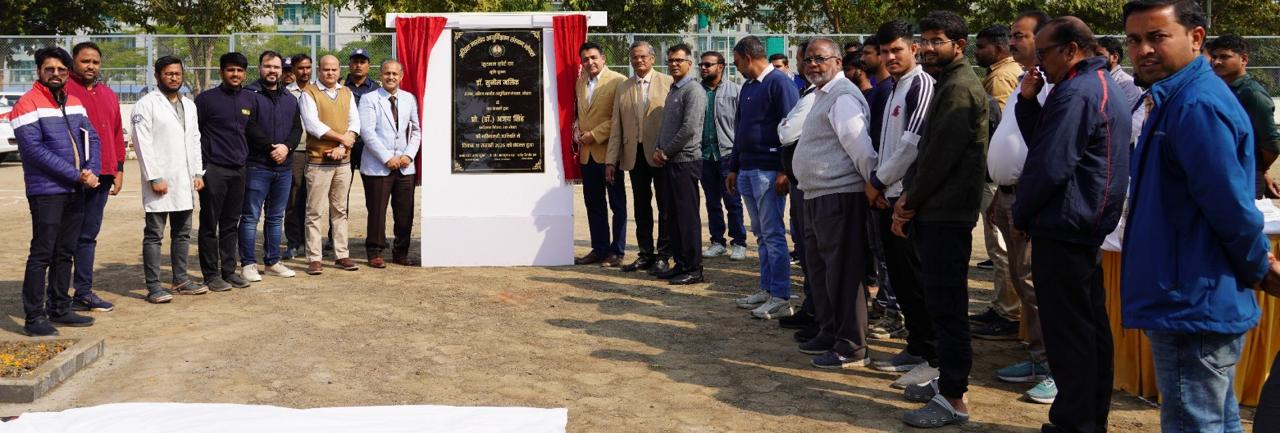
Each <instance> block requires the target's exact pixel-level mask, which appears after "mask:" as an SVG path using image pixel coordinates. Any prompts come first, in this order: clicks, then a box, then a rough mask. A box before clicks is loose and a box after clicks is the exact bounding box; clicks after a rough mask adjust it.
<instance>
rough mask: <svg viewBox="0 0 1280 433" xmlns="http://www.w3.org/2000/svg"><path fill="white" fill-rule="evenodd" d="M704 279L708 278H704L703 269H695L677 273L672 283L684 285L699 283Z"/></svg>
mask: <svg viewBox="0 0 1280 433" xmlns="http://www.w3.org/2000/svg"><path fill="white" fill-rule="evenodd" d="M704 281H706V280H705V279H704V278H702V271H693V272H685V273H683V274H680V275H676V276H675V278H672V279H671V282H670V284H671V285H673V286H683V285H686V284H698V283H701V282H704Z"/></svg>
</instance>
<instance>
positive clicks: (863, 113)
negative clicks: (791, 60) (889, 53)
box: [793, 38, 876, 369]
mask: <svg viewBox="0 0 1280 433" xmlns="http://www.w3.org/2000/svg"><path fill="white" fill-rule="evenodd" d="M839 53H840V50H839V46H837V45H836V43H835V42H833V41H832V40H830V39H827V38H817V39H814V40H811V41H809V44H808V49H807V50H806V51H805V57H804V65H805V67H804V68H803V69H802V70H803V71H804V72H805V75H806V77H807V78H808V80H809V82H810V83H813V85H814V87H815V90H814V92H813V96H814V101H813V105H812V106H811V107H810V111H809V114H808V116H806V117H805V120H804V122H803V125H804V126H803V131H804V132H803V133H801V135H800V142H799V143H798V144H796V153H795V157H794V165H793V167H794V168H793V169H794V171H795V174H796V178H797V181H798V183H799V184H800V185H802V187H803V188H804V192H805V198H804V203H803V204H802V205H803V206H804V208H805V209H804V212H803V214H804V219H805V222H804V224H803V226H804V244H805V245H804V253H805V260H806V262H807V266H808V268H809V272H808V275H807V277H808V278H809V279H810V285H811V286H812V293H813V297H814V302H813V305H814V310H815V311H816V312H817V320H818V324H819V332H818V335H817V336H816V337H814V338H813V339H811V340H809V341H808V342H806V343H805V344H804V345H802V346H801V348H802V351H804V352H805V353H817V354H818V355H819V356H818V357H816V358H814V359H813V361H812V364H813V366H815V367H818V368H824V369H841V368H850V367H854V366H865V365H867V364H868V363H869V362H870V361H871V357H870V356H869V355H870V349H869V348H868V347H867V298H866V292H865V291H863V288H862V283H863V282H864V281H865V279H866V275H865V273H866V269H867V268H866V263H865V261H866V260H867V259H868V255H867V254H866V253H867V249H866V245H867V236H866V235H867V220H866V219H867V201H866V199H865V195H864V194H863V188H864V186H863V185H865V182H866V181H865V179H866V177H865V176H870V174H871V172H872V170H874V169H875V164H876V152H875V149H873V148H872V146H871V136H870V134H869V133H868V129H867V128H868V124H869V122H868V116H869V115H870V111H871V108H870V106H869V105H868V104H867V101H866V99H865V98H864V97H863V96H862V92H861V91H860V90H859V89H858V88H857V87H855V86H854V85H853V83H851V82H850V81H849V80H848V79H847V78H845V77H844V74H843V71H842V67H841V60H840V54H839ZM819 351H821V352H819Z"/></svg>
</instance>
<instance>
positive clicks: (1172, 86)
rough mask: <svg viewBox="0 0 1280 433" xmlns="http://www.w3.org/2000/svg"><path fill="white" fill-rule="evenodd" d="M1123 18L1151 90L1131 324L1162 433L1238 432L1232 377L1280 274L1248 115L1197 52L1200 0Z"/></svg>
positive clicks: (1133, 5) (1132, 256)
mask: <svg viewBox="0 0 1280 433" xmlns="http://www.w3.org/2000/svg"><path fill="white" fill-rule="evenodd" d="M1124 22H1125V33H1126V34H1127V36H1128V39H1129V41H1130V42H1129V47H1130V48H1129V54H1130V57H1131V58H1132V60H1133V64H1134V65H1135V66H1136V72H1137V73H1136V74H1135V75H1136V76H1137V78H1136V81H1137V82H1138V83H1139V84H1140V85H1143V86H1148V85H1149V86H1150V89H1151V90H1150V92H1149V93H1150V96H1148V97H1146V98H1144V100H1143V104H1144V105H1145V106H1146V107H1147V108H1149V110H1148V113H1149V114H1148V117H1147V120H1146V123H1145V124H1144V125H1143V128H1142V133H1141V135H1140V139H1139V141H1138V143H1137V147H1136V148H1135V150H1134V154H1133V155H1134V157H1133V162H1132V163H1131V165H1130V167H1131V171H1132V173H1133V179H1132V188H1131V189H1130V191H1131V192H1130V196H1129V199H1130V206H1129V219H1128V221H1126V223H1125V227H1126V229H1127V231H1126V233H1125V236H1124V247H1123V250H1124V258H1123V263H1124V268H1123V270H1122V274H1121V302H1122V309H1121V312H1122V314H1123V317H1124V322H1123V323H1124V327H1126V328H1138V329H1144V330H1146V332H1147V336H1148V337H1150V339H1151V351H1152V354H1153V355H1154V358H1155V366H1156V386H1157V388H1159V389H1160V395H1161V406H1160V424H1161V429H1162V430H1163V431H1165V432H1184V431H1194V432H1223V431H1226V432H1238V431H1241V426H1240V414H1239V406H1238V405H1237V404H1236V401H1235V393H1234V392H1233V390H1232V385H1231V382H1232V379H1233V376H1234V375H1235V364H1236V362H1237V361H1238V360H1239V358H1240V350H1241V347H1242V345H1243V338H1242V337H1243V335H1244V333H1245V331H1248V330H1249V329H1250V328H1252V327H1253V326H1254V325H1255V324H1257V323H1258V318H1259V316H1260V311H1259V309H1258V304H1257V301H1256V299H1255V298H1256V296H1257V294H1256V292H1254V291H1253V290H1250V288H1261V287H1262V286H1263V285H1264V281H1263V280H1264V278H1265V279H1266V282H1265V285H1267V286H1269V287H1274V283H1273V281H1275V278H1276V276H1277V275H1276V274H1275V271H1268V269H1269V262H1270V260H1272V259H1271V257H1270V253H1268V251H1267V249H1268V246H1267V238H1266V236H1265V235H1264V234H1263V233H1262V227H1263V220H1262V214H1261V213H1260V212H1258V210H1257V208H1256V206H1255V205H1254V201H1253V194H1254V165H1255V162H1254V154H1253V152H1254V149H1253V147H1254V146H1253V138H1252V134H1253V133H1252V131H1251V127H1250V123H1249V117H1248V115H1247V114H1246V113H1245V111H1244V109H1243V108H1242V107H1241V106H1240V103H1239V102H1238V101H1237V100H1236V99H1235V96H1233V95H1232V93H1231V91H1230V90H1229V89H1228V88H1227V85H1226V84H1224V83H1223V82H1222V80H1221V79H1218V78H1217V76H1215V75H1214V74H1213V71H1212V70H1211V69H1210V67H1209V63H1208V62H1207V61H1205V59H1204V58H1202V57H1200V56H1199V55H1197V53H1198V52H1199V51H1200V46H1201V45H1202V44H1203V43H1204V38H1205V29H1204V27H1205V25H1206V20H1205V15H1204V12H1203V11H1202V10H1201V9H1200V7H1199V6H1198V5H1197V4H1196V2H1194V1H1190V0H1138V1H1131V2H1129V3H1128V4H1126V5H1125V6H1124ZM1272 269H1274V268H1272ZM1055 371H1056V367H1055Z"/></svg>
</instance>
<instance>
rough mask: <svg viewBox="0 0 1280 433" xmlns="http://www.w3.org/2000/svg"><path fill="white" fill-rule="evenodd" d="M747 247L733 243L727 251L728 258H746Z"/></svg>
mask: <svg viewBox="0 0 1280 433" xmlns="http://www.w3.org/2000/svg"><path fill="white" fill-rule="evenodd" d="M746 259H747V247H745V246H742V245H734V246H733V247H732V250H731V252H730V253H729V260H746Z"/></svg>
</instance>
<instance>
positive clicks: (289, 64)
mask: <svg viewBox="0 0 1280 433" xmlns="http://www.w3.org/2000/svg"><path fill="white" fill-rule="evenodd" d="M281 66H282V68H283V69H284V70H286V71H288V70H290V69H293V58H290V57H285V58H284V64H283V65H281Z"/></svg>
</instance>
